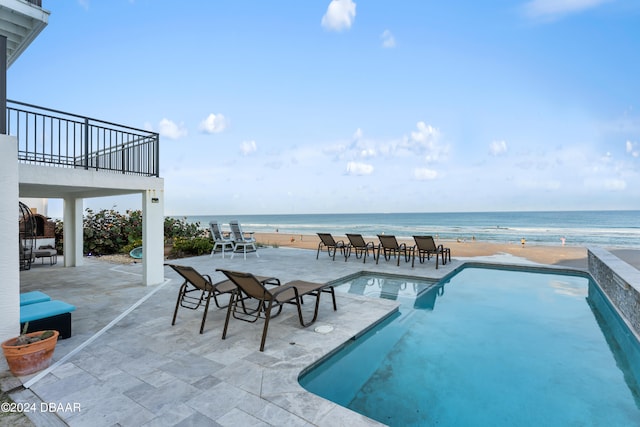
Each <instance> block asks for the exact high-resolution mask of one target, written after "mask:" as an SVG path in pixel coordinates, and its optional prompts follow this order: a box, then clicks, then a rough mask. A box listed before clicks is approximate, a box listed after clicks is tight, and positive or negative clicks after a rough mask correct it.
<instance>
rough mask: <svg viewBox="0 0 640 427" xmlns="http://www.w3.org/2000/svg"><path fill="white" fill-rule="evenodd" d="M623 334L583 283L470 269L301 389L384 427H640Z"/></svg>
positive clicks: (635, 364)
mask: <svg viewBox="0 0 640 427" xmlns="http://www.w3.org/2000/svg"><path fill="white" fill-rule="evenodd" d="M361 280H364V281H365V283H374V280H378V281H379V280H380V278H377V277H367V278H363V279H361ZM396 281H397V279H396ZM379 283H380V282H379ZM405 283H406V285H405V286H404V288H405V289H407V288H409V287H411V288H412V287H413V286H409V284H410V283H415V280H414V279H409V280H408V281H406V282H405ZM381 285H382V284H381ZM424 285H425V286H427V285H429V284H428V283H425V284H424ZM371 286H373V285H371ZM400 286H402V285H400ZM351 287H352V280H350V281H347V282H346V283H345V284H343V285H341V286H339V287H337V288H336V290H343V291H348V290H349V289H350V288H351ZM625 328H626V326H625V325H624V324H623V323H622V322H621V321H620V320H619V319H617V318H616V316H615V314H614V312H613V310H612V309H611V307H610V306H609V305H608V302H607V300H606V299H605V298H604V297H603V296H602V294H601V293H600V290H599V289H598V288H597V286H596V285H595V284H594V283H592V282H591V281H590V279H589V278H587V277H583V276H579V275H570V274H560V273H555V272H547V271H531V270H507V269H497V268H486V267H467V268H463V269H462V270H460V271H459V272H458V273H456V274H455V275H454V276H452V277H450V278H449V279H447V280H445V281H443V282H440V283H438V284H435V285H430V288H429V289H428V290H427V291H426V292H422V293H420V292H418V293H416V297H415V298H413V299H411V298H409V297H407V298H405V300H403V301H402V302H401V307H400V310H399V313H397V314H396V315H394V316H392V317H390V318H387V319H386V320H385V321H383V322H382V323H381V324H380V325H378V326H376V327H375V328H374V329H372V330H371V331H369V332H367V333H366V334H365V335H363V336H362V337H360V338H358V339H356V340H355V341H352V342H350V343H349V344H347V345H346V346H345V347H344V348H343V349H341V350H340V351H338V352H337V353H336V354H334V355H333V356H331V357H330V358H328V359H326V360H325V361H323V362H322V363H320V364H319V365H317V366H315V367H313V368H312V369H311V370H309V371H308V372H306V373H304V374H303V375H302V376H301V377H300V384H301V385H302V386H303V387H304V388H306V389H307V390H309V391H311V392H313V393H316V394H318V395H320V396H322V397H325V398H327V399H329V400H331V401H334V402H336V403H338V404H340V405H343V406H345V407H348V408H350V409H352V410H354V411H356V412H359V413H361V414H363V415H366V416H368V417H370V418H373V419H375V420H378V421H380V422H383V423H385V424H388V425H392V426H404V425H444V426H450V425H461V426H485V425H491V426H496V425H504V426H507V425H508V426H513V425H520V426H521V425H545V426H550V425H557V426H565V425H589V426H599V425H603V426H604V425H606V426H629V425H640V387H639V377H640V372H638V371H639V370H640V346H639V345H638V342H637V341H636V340H635V338H634V337H633V335H631V334H630V333H629V332H628V330H627V331H625ZM634 370H635V371H634Z"/></svg>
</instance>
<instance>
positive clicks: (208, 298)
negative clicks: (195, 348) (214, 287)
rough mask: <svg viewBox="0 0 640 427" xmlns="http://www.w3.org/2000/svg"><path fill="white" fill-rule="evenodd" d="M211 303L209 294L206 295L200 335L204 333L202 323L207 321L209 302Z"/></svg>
mask: <svg viewBox="0 0 640 427" xmlns="http://www.w3.org/2000/svg"><path fill="white" fill-rule="evenodd" d="M210 301H211V292H209V295H207V303H206V304H205V305H204V314H203V315H202V323H201V324H200V333H202V331H204V322H205V321H206V320H207V313H208V312H209V302H210Z"/></svg>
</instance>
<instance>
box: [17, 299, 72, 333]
mask: <svg viewBox="0 0 640 427" xmlns="http://www.w3.org/2000/svg"><path fill="white" fill-rule="evenodd" d="M75 309H76V307H75V306H73V305H71V304H67V303H66V302H63V301H57V300H53V301H43V302H38V303H35V304H27V305H23V306H20V327H21V328H23V327H24V324H25V323H27V322H29V327H28V328H27V332H36V331H44V330H48V329H53V330H56V331H58V332H59V333H60V339H64V338H69V337H70V336H71V312H72V311H74V310H75Z"/></svg>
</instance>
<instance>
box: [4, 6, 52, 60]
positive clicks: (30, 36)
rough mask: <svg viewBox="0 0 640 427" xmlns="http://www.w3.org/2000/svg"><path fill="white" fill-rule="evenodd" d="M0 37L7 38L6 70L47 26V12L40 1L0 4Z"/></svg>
mask: <svg viewBox="0 0 640 427" xmlns="http://www.w3.org/2000/svg"><path fill="white" fill-rule="evenodd" d="M0 3H1V4H0V35H2V36H4V37H6V38H7V52H6V53H7V64H6V66H7V68H8V67H10V66H11V64H13V63H14V62H15V60H16V59H18V57H19V56H20V54H22V52H24V51H25V50H26V49H27V47H28V46H29V45H30V44H31V42H32V41H33V40H35V38H36V37H37V36H38V34H40V32H41V31H42V30H43V29H44V28H45V27H46V26H47V23H48V21H49V11H47V10H44V9H42V1H41V0H26V1H25V0H3V1H2V2H0Z"/></svg>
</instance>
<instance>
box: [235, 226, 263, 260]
mask: <svg viewBox="0 0 640 427" xmlns="http://www.w3.org/2000/svg"><path fill="white" fill-rule="evenodd" d="M229 226H230V227H231V234H232V235H233V244H234V250H233V253H232V254H231V259H233V256H234V255H235V254H236V252H238V251H239V250H240V249H242V253H243V254H244V259H247V248H251V250H250V251H249V252H255V253H256V256H257V257H258V258H260V255H258V247H257V246H256V239H255V238H254V237H253V233H244V232H243V231H242V228H241V227H240V224H239V223H238V221H229Z"/></svg>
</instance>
